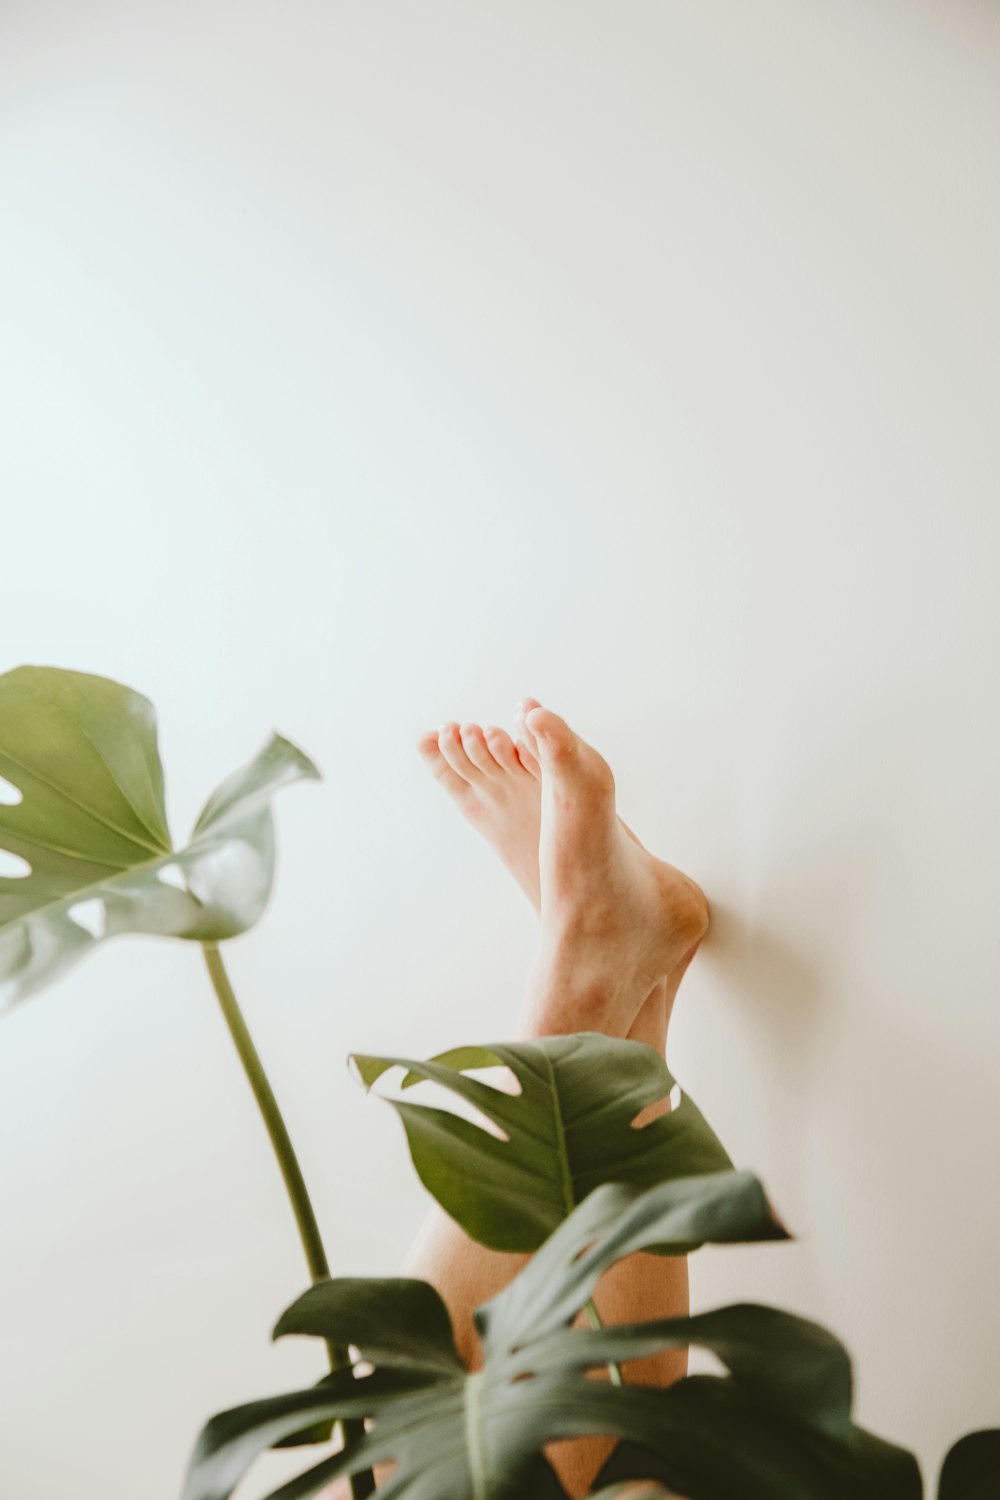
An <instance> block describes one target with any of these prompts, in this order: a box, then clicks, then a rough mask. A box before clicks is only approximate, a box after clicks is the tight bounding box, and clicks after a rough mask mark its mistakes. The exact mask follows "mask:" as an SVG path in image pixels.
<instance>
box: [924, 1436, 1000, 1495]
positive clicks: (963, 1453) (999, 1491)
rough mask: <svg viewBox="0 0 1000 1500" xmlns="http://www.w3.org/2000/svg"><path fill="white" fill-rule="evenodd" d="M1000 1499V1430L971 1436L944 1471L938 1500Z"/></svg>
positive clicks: (951, 1455)
mask: <svg viewBox="0 0 1000 1500" xmlns="http://www.w3.org/2000/svg"><path fill="white" fill-rule="evenodd" d="M998 1495H1000V1429H997V1428H991V1429H987V1430H984V1431H983V1432H970V1433H968V1434H967V1435H966V1436H965V1437H964V1438H960V1439H959V1441H958V1442H957V1443H956V1444H955V1446H954V1447H953V1448H952V1449H951V1451H950V1452H949V1454H948V1456H947V1457H946V1459H945V1461H944V1466H943V1468H942V1470H941V1479H940V1482H939V1484H938V1500H996V1497H997V1496H998Z"/></svg>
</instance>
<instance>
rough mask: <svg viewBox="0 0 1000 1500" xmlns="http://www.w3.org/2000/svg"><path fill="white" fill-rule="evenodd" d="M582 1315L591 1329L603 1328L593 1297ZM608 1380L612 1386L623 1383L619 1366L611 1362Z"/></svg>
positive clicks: (609, 1362)
mask: <svg viewBox="0 0 1000 1500" xmlns="http://www.w3.org/2000/svg"><path fill="white" fill-rule="evenodd" d="M583 1315H584V1317H585V1318H586V1320H587V1322H588V1323H589V1324H590V1326H591V1328H595V1329H596V1328H603V1327H604V1324H603V1322H602V1321H601V1315H600V1313H599V1312H598V1311H597V1305H596V1303H595V1302H594V1299H593V1297H591V1298H590V1299H589V1301H588V1302H587V1304H586V1306H585V1307H584V1309H583ZM608 1379H609V1380H610V1381H611V1384H612V1385H622V1384H623V1383H624V1382H623V1381H622V1372H621V1366H620V1365H618V1364H616V1363H615V1362H614V1361H613V1360H609V1361H608Z"/></svg>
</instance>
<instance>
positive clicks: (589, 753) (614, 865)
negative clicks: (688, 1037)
mask: <svg viewBox="0 0 1000 1500" xmlns="http://www.w3.org/2000/svg"><path fill="white" fill-rule="evenodd" d="M523 729H524V734H525V736H526V739H527V742H528V749H529V751H530V752H531V753H532V754H534V755H537V760H538V764H539V767H540V773H541V789H542V816H541V827H540V836H539V880H540V887H541V908H540V909H541V918H542V944H541V950H540V953H539V959H538V965H537V970H536V977H535V983H534V984H533V985H532V987H531V989H530V990H529V1004H528V1010H529V1016H528V1022H527V1024H528V1025H529V1027H537V1028H538V1029H541V1028H542V1027H543V1026H544V1029H545V1032H546V1033H551V1032H553V1031H556V1030H564V1029H565V1030H578V1029H580V1028H581V1026H587V1027H591V1028H593V1029H595V1030H601V1031H608V1032H610V1033H611V1034H612V1035H615V1034H617V1035H619V1036H626V1035H628V1033H629V1031H630V1029H631V1028H632V1026H633V1024H634V1023H635V1020H636V1018H637V1016H638V1014H639V1012H640V1009H641V1008H642V1005H643V1002H644V1001H645V999H646V997H647V996H649V995H650V994H651V992H652V991H653V990H654V988H655V987H656V986H658V985H659V984H660V983H661V982H662V981H663V980H665V979H666V977H667V976H668V975H669V974H671V973H672V972H673V971H674V970H675V969H676V968H677V966H678V965H679V964H680V963H681V961H682V960H684V959H686V958H687V957H688V955H690V953H691V952H692V950H693V949H694V948H695V947H696V946H697V945H698V943H700V941H701V939H702V938H703V937H704V935H705V932H706V931H707V929H708V903H707V901H706V900H705V896H704V893H703V892H702V891H701V889H700V888H699V887H698V886H697V885H695V883H694V881H693V880H690V879H689V878H688V877H687V876H686V875H684V874H682V873H681V871H680V870H677V869H675V868H674V866H673V865H668V864H667V863H666V862H665V861H663V860H660V859H656V858H655V857H654V856H653V855H652V854H650V852H649V851H648V850H647V849H645V848H644V847H643V846H642V845H641V844H640V843H639V842H638V840H637V839H635V838H634V836H632V835H631V834H630V833H629V832H628V831H627V830H626V829H625V828H624V826H623V825H622V823H621V821H620V820H619V818H618V815H617V813H616V811H615V783H614V777H613V776H612V774H611V768H610V767H609V765H608V763H607V761H605V760H604V759H603V757H602V756H601V755H599V754H598V752H597V751H596V750H595V749H593V747H592V746H590V745H588V744H587V743H586V742H585V741H584V740H582V739H581V738H580V737H579V735H577V734H575V733H574V732H573V730H572V729H570V727H569V725H568V724H567V723H566V722H565V721H564V720H563V719H560V718H559V717H558V715H557V714H554V713H552V712H550V711H549V710H548V709H545V708H542V707H540V706H538V705H537V704H534V703H533V702H532V704H531V706H527V705H526V711H525V713H524V721H523ZM563 972H564V973H565V976H566V983H565V986H562V985H561V983H560V975H561V974H562V973H563ZM532 993H539V994H544V995H545V997H546V998H545V1014H544V1016H537V1017H532V1015H531V995H532ZM560 997H563V998H564V1001H565V1015H561V1014H560Z"/></svg>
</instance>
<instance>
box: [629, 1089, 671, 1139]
mask: <svg viewBox="0 0 1000 1500" xmlns="http://www.w3.org/2000/svg"><path fill="white" fill-rule="evenodd" d="M683 1097H684V1095H683V1094H682V1093H681V1086H680V1084H679V1083H675V1084H674V1086H673V1088H672V1089H671V1090H670V1093H669V1094H664V1095H663V1097H662V1099H654V1101H653V1103H652V1104H647V1105H645V1106H644V1107H643V1108H642V1109H640V1111H639V1113H638V1114H637V1115H636V1117H635V1119H634V1120H633V1121H632V1129H633V1130H645V1128H646V1126H647V1125H652V1123H653V1121H654V1120H662V1119H663V1116H664V1115H672V1114H674V1112H675V1111H676V1110H678V1109H680V1107H681V1100H682V1099H683Z"/></svg>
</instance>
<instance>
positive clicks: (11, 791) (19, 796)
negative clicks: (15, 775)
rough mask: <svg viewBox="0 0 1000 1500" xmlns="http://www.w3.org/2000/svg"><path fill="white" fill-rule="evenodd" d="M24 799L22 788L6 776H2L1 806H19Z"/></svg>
mask: <svg viewBox="0 0 1000 1500" xmlns="http://www.w3.org/2000/svg"><path fill="white" fill-rule="evenodd" d="M23 801H24V793H23V792H22V791H21V788H20V787H17V786H15V785H14V783H13V782H12V781H8V780H7V778H6V776H0V807H19V806H20V804H21V803H22V802H23Z"/></svg>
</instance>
